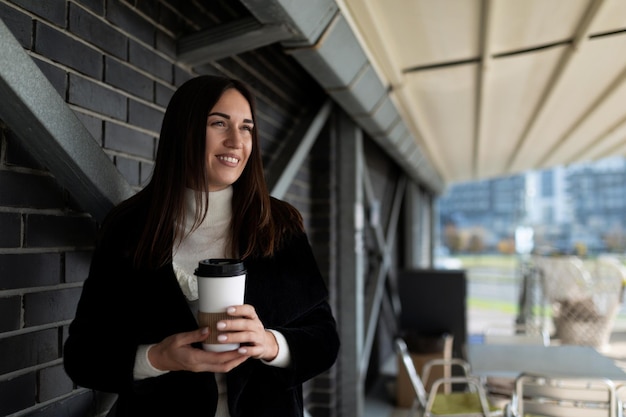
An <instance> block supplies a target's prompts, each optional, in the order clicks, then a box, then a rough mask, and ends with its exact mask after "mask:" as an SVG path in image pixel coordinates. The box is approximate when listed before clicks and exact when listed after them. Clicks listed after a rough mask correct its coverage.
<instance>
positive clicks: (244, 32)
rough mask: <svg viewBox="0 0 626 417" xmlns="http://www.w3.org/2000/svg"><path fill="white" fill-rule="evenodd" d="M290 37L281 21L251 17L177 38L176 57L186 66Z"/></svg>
mask: <svg viewBox="0 0 626 417" xmlns="http://www.w3.org/2000/svg"><path fill="white" fill-rule="evenodd" d="M291 37H293V33H292V32H290V31H289V30H288V28H287V27H286V26H285V25H282V24H261V23H259V22H258V21H257V20H256V19H255V18H253V17H247V18H242V19H239V20H236V21H234V22H230V23H224V24H222V25H218V26H216V27H213V28H210V29H207V30H203V31H201V32H198V33H194V34H191V35H188V36H184V37H182V38H180V39H179V40H178V42H177V52H178V60H179V61H180V62H182V63H184V64H187V65H190V66H197V65H202V64H206V63H209V62H212V61H217V60H220V59H222V58H227V57H229V56H233V55H238V54H242V53H244V52H248V51H252V50H254V49H257V48H262V47H264V46H267V45H271V44H273V43H276V42H281V41H284V40H287V39H290V38H291Z"/></svg>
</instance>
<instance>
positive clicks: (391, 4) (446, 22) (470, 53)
mask: <svg viewBox="0 0 626 417" xmlns="http://www.w3.org/2000/svg"><path fill="white" fill-rule="evenodd" d="M350 3H355V1H351V2H350ZM370 6H371V8H372V13H373V15H374V16H376V25H377V28H378V31H379V35H380V36H382V37H383V39H385V42H384V45H385V47H386V48H388V51H387V52H388V53H389V54H390V55H392V57H393V60H394V61H395V64H396V65H397V66H398V67H399V68H401V69H406V68H411V67H415V66H422V65H429V64H433V63H441V62H447V61H457V60H465V59H470V58H476V56H477V55H478V44H479V43H478V33H479V30H478V29H479V25H480V19H479V17H480V0H462V1H459V0H437V1H432V0H417V1H410V2H409V1H404V0H376V1H371V2H370Z"/></svg>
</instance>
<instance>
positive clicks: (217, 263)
mask: <svg viewBox="0 0 626 417" xmlns="http://www.w3.org/2000/svg"><path fill="white" fill-rule="evenodd" d="M195 274H196V277H197V278H198V324H199V325H200V326H201V327H205V326H206V327H209V329H210V332H209V337H208V338H207V339H206V340H205V341H204V342H203V343H202V347H203V349H204V350H208V351H212V352H226V351H229V350H234V349H238V348H239V344H238V343H220V342H218V341H217V336H218V335H219V333H218V330H217V328H216V326H215V325H216V323H217V322H218V321H220V320H223V319H231V318H232V316H229V315H228V314H227V313H226V309H227V308H228V307H230V306H233V305H241V304H243V303H244V293H245V288H246V269H245V267H244V265H243V262H241V261H240V260H238V259H204V260H202V261H200V262H199V263H198V268H196V271H195Z"/></svg>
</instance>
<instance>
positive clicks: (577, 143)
mask: <svg viewBox="0 0 626 417" xmlns="http://www.w3.org/2000/svg"><path fill="white" fill-rule="evenodd" d="M625 119H626V84H624V83H622V84H621V85H619V86H618V87H617V88H614V89H611V94H610V95H609V96H608V97H607V98H606V99H605V100H604V101H603V102H602V104H601V105H600V106H598V107H597V108H596V109H595V110H594V111H593V112H591V113H590V114H589V115H588V116H587V117H586V118H585V119H584V120H583V121H582V122H581V123H580V124H579V125H578V126H577V128H576V129H575V130H574V131H573V132H572V133H571V134H570V135H569V136H567V138H566V139H565V141H564V142H563V144H562V145H561V146H560V147H559V148H558V149H557V150H556V152H555V153H554V154H553V155H552V156H551V157H550V158H548V159H547V160H546V161H545V164H546V165H557V164H563V163H570V162H572V161H574V160H578V161H580V160H587V159H591V158H592V157H593V155H598V154H601V153H602V149H606V148H607V147H612V146H615V144H614V143H611V142H610V139H614V136H615V134H614V133H611V130H613V131H615V130H618V129H619V127H620V126H621V125H624V124H625ZM609 127H611V129H610V130H609ZM604 141H608V145H603V142H604ZM596 148H597V150H596Z"/></svg>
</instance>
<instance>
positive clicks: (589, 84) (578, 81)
mask: <svg viewBox="0 0 626 417" xmlns="http://www.w3.org/2000/svg"><path fill="white" fill-rule="evenodd" d="M624 50H626V37H624V36H612V37H606V38H601V39H595V40H592V41H590V42H588V43H587V44H584V45H583V47H582V48H580V49H579V50H578V52H577V54H576V56H575V57H574V58H573V60H572V62H571V63H570V65H569V66H568V68H567V70H566V71H565V73H564V74H563V77H562V79H561V80H560V82H559V84H558V86H557V88H556V90H555V92H554V94H553V95H552V97H551V98H550V100H549V101H548V103H547V104H546V106H545V108H544V111H543V112H542V113H541V116H540V117H539V118H538V119H537V123H536V124H535V125H534V126H533V129H532V130H531V132H530V134H529V136H528V139H527V141H526V142H525V143H524V146H523V147H522V148H521V149H520V159H519V160H520V161H521V160H525V161H526V163H525V164H523V165H524V166H525V167H526V168H527V167H536V168H540V167H539V166H536V164H537V163H538V162H539V161H540V160H541V159H542V155H545V153H546V152H548V151H549V150H550V149H551V148H552V147H553V146H554V144H555V143H556V142H557V141H559V140H560V139H561V138H562V137H563V136H564V135H565V134H566V133H567V132H568V131H569V130H570V128H571V127H572V126H573V125H574V124H575V123H576V121H577V120H578V118H580V117H581V116H582V115H584V114H585V113H586V112H587V110H588V108H589V106H590V103H592V102H593V101H595V100H596V98H597V97H598V96H600V95H601V94H602V93H603V92H604V90H605V89H606V88H607V87H608V86H609V85H610V84H611V82H612V81H613V80H614V79H615V77H616V76H617V75H618V74H619V73H620V72H621V71H622V68H624V66H625V65H626V54H622V53H616V51H624ZM598 63H602V65H598ZM624 104H625V106H624V108H625V109H626V103H624ZM587 140H589V138H588V139H587ZM529 161H534V163H531V162H529Z"/></svg>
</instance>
